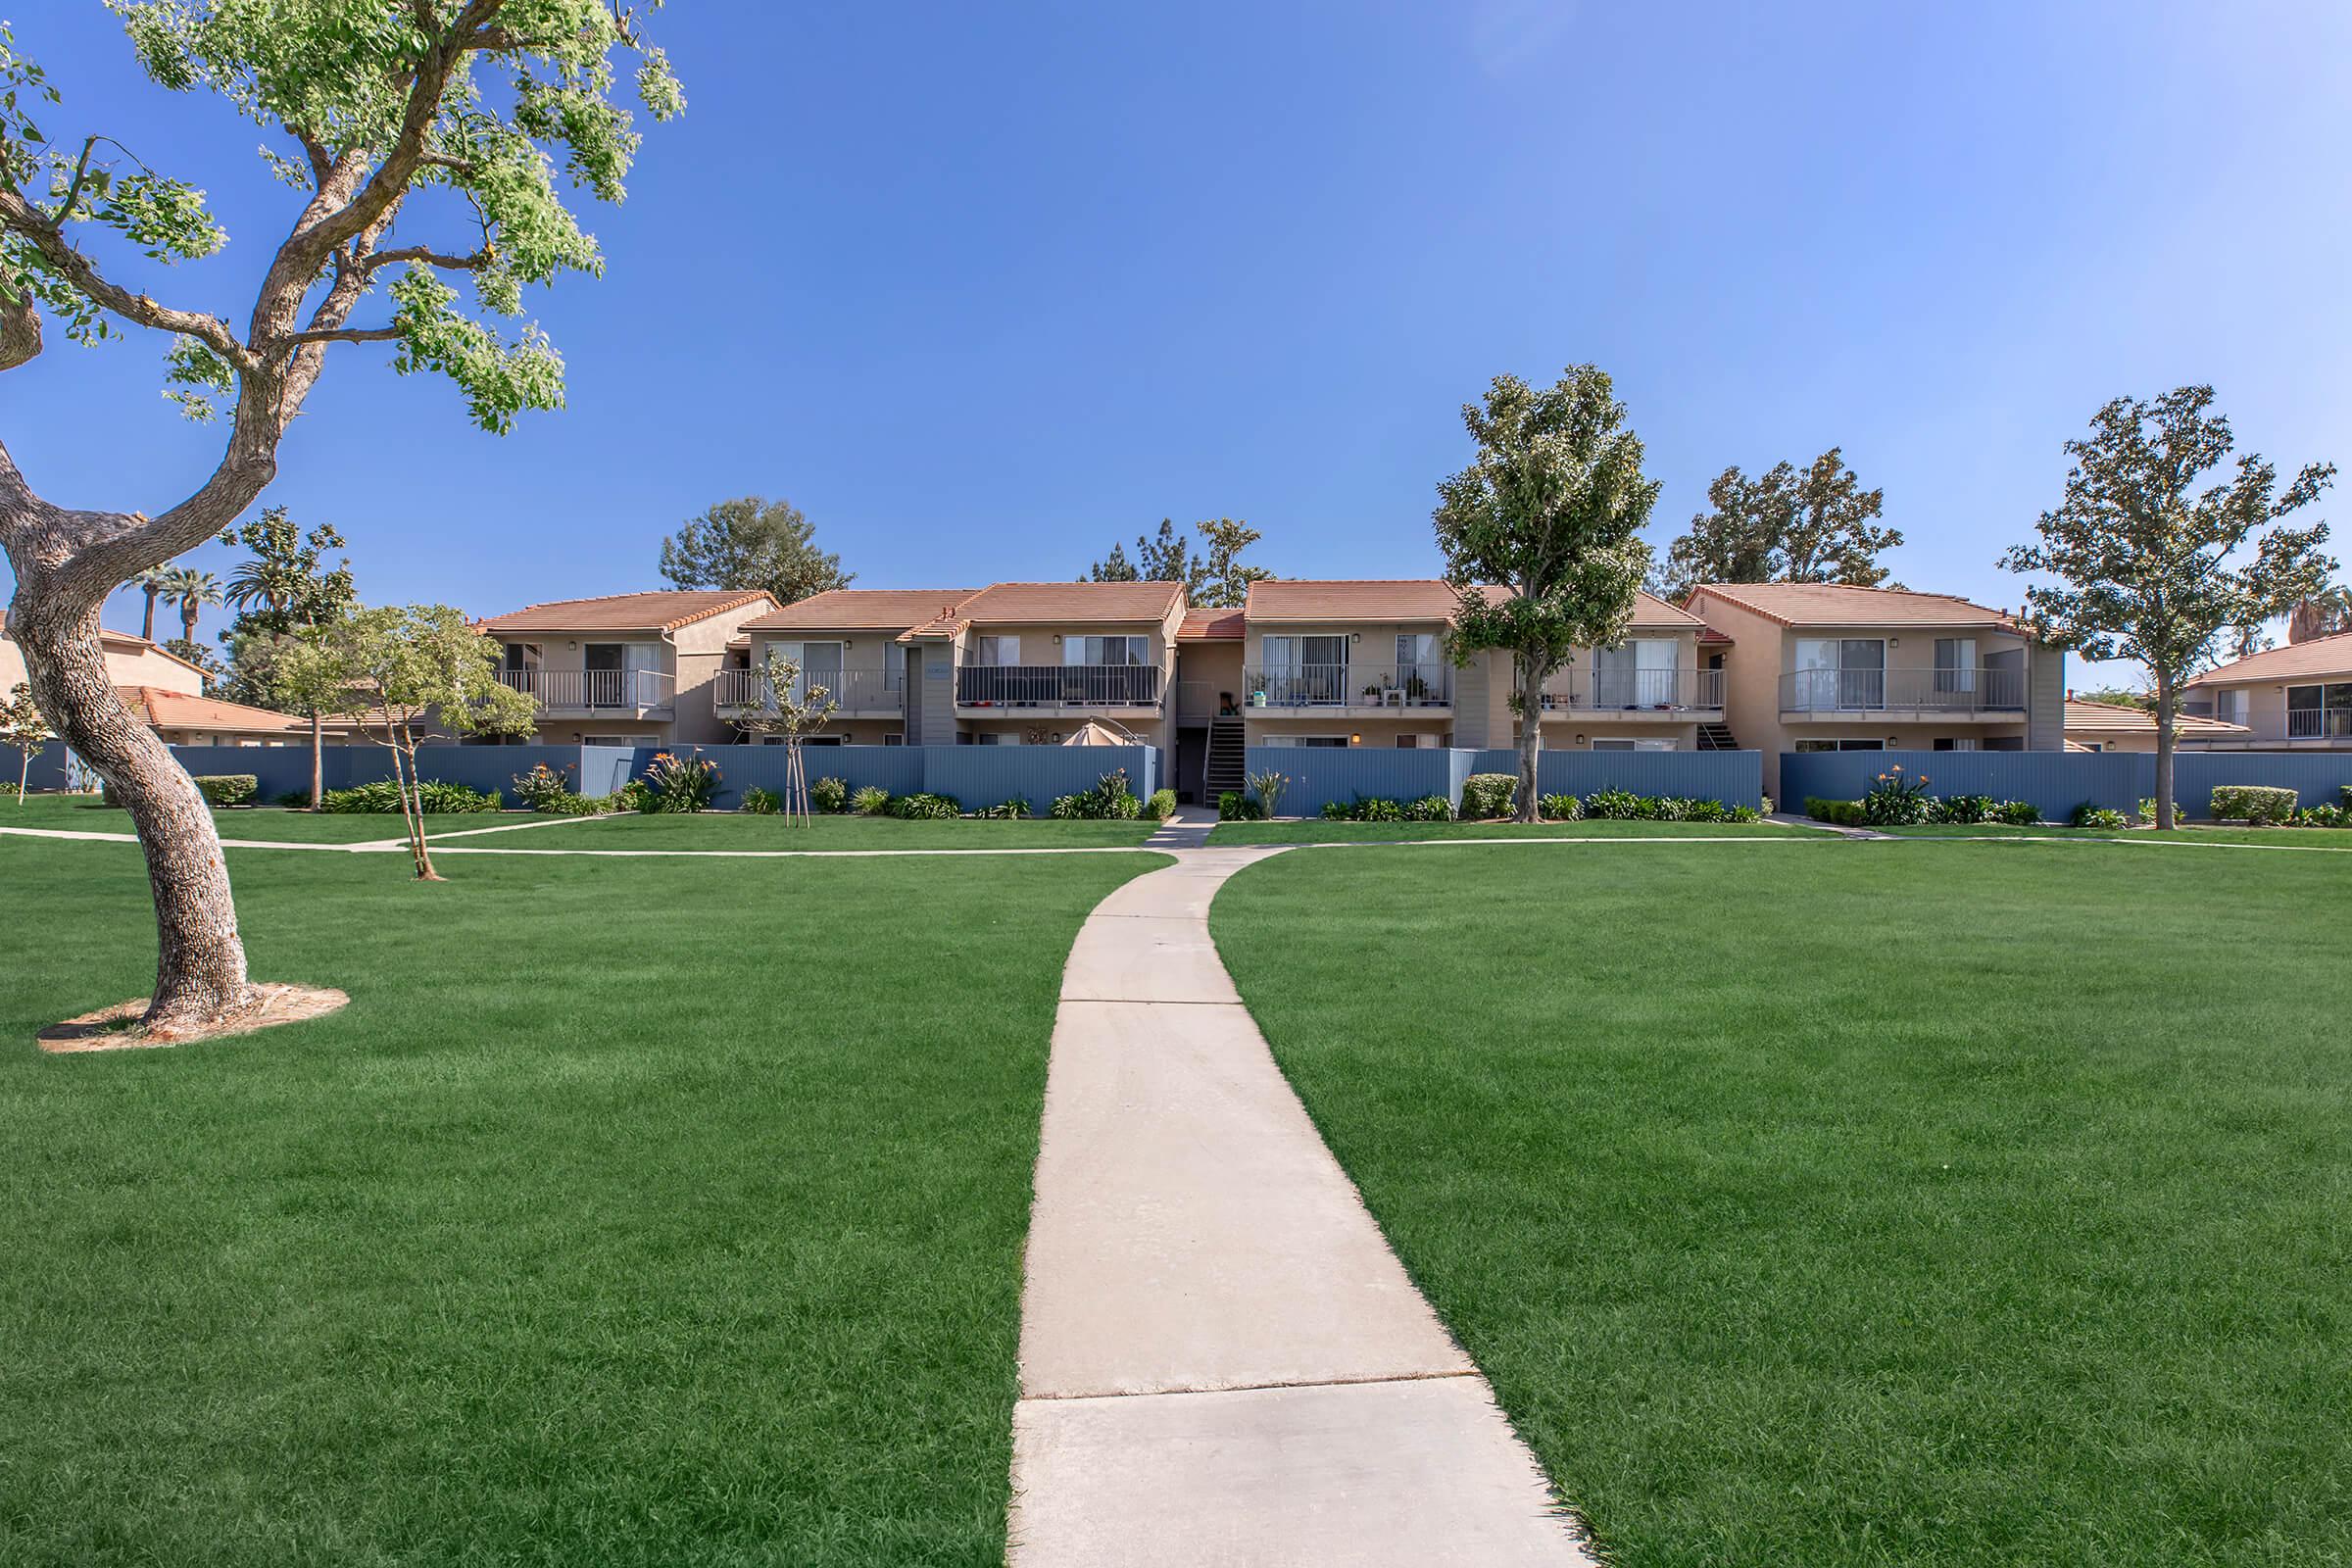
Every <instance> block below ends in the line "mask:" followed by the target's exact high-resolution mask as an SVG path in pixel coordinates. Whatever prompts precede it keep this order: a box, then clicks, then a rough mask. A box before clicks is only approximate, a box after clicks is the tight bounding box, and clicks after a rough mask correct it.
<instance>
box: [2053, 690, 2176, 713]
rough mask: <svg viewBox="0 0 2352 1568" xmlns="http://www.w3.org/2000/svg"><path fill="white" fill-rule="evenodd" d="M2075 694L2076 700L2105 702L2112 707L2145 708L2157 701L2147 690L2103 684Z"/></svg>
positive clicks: (2080, 701) (2081, 701)
mask: <svg viewBox="0 0 2352 1568" xmlns="http://www.w3.org/2000/svg"><path fill="white" fill-rule="evenodd" d="M2073 695H2074V699H2075V701H2076V702H2079V703H2104V704H2106V705H2107V706H2108V707H2110V708H2137V709H2143V710H2144V709H2147V708H2150V707H2153V706H2154V704H2155V701H2156V700H2155V699H2154V698H2153V697H2150V696H2149V695H2148V694H2147V693H2146V692H2135V691H2132V690H2131V689H2130V688H2128V687H2123V686H2101V687H2098V688H2097V689H2095V690H2093V691H2086V692H2076V693H2074V694H2073Z"/></svg>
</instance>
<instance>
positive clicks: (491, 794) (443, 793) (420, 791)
mask: <svg viewBox="0 0 2352 1568" xmlns="http://www.w3.org/2000/svg"><path fill="white" fill-rule="evenodd" d="M417 796H418V797H419V799H420V800H421V801H422V803H423V806H424V809H425V810H427V811H428V812H456V811H495V810H497V809H498V799H499V798H498V791H496V790H474V789H467V788H466V786H465V785H463V784H448V783H444V782H442V781H441V780H439V779H431V778H428V779H426V780H425V781H424V782H423V783H422V784H420V785H418V786H417ZM319 809H320V810H322V811H342V812H349V813H357V814H370V813H373V814H383V815H390V814H391V813H393V812H395V811H398V810H399V809H400V794H399V791H397V790H396V789H395V788H394V787H393V784H392V781H391V780H390V779H388V778H387V779H378V780H376V781H375V782H374V783H373V784H356V785H354V786H352V787H351V788H350V789H347V790H328V791H327V792H326V793H325V794H324V795H321V796H320V797H319Z"/></svg>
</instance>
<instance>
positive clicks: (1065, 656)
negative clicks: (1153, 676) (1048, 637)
mask: <svg viewBox="0 0 2352 1568" xmlns="http://www.w3.org/2000/svg"><path fill="white" fill-rule="evenodd" d="M1061 662H1063V663H1065V664H1122V665H1124V664H1149V663H1150V662H1152V639H1151V638H1149V637H1124V636H1122V637H1064V638H1063V639H1062V640H1061Z"/></svg>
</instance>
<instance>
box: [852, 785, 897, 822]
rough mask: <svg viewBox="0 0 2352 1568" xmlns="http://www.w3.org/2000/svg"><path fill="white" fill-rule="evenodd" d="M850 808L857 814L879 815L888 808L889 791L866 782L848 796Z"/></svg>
mask: <svg viewBox="0 0 2352 1568" xmlns="http://www.w3.org/2000/svg"><path fill="white" fill-rule="evenodd" d="M850 809H851V810H853V811H856V812H857V813H858V815H859V816H881V815H883V814H885V813H887V812H888V811H889V810H890V791H888V790H886V789H884V788H883V787H882V786H881V785H879V784H868V785H866V786H865V787H864V788H863V789H861V790H859V791H858V793H857V794H855V795H853V796H851V797H850Z"/></svg>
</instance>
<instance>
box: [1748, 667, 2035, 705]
mask: <svg viewBox="0 0 2352 1568" xmlns="http://www.w3.org/2000/svg"><path fill="white" fill-rule="evenodd" d="M1889 710H1894V711H1914V712H1923V713H1985V712H2002V713H2006V712H2015V713H2022V712H2024V711H2025V710H2026V675H2025V671H2023V670H2020V669H1987V668H1983V667H1979V668H1973V669H1800V670H1796V671H1794V672H1793V673H1791V674H1787V675H1783V676H1782V677H1781V711H1782V712H1784V713H1852V712H1864V713H1868V712H1884V711H1889Z"/></svg>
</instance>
